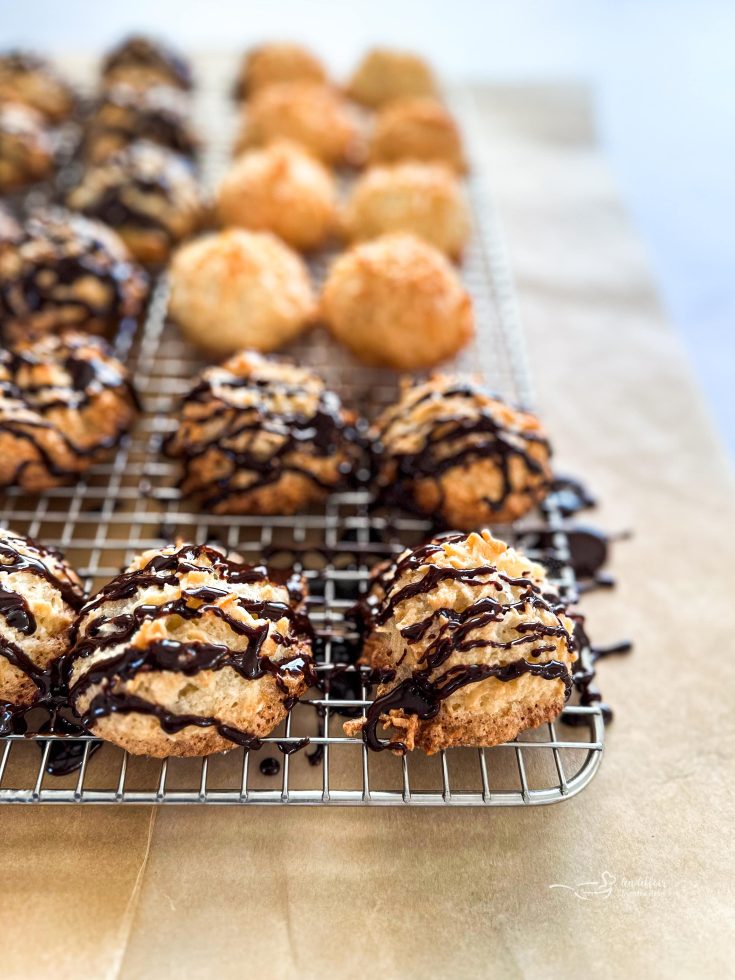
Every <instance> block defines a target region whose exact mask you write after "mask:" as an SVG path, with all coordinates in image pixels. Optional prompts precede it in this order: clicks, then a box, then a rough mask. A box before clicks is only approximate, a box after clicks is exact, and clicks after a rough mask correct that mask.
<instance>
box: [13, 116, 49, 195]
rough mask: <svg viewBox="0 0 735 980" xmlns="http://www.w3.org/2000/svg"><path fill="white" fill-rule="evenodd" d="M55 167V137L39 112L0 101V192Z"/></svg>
mask: <svg viewBox="0 0 735 980" xmlns="http://www.w3.org/2000/svg"><path fill="white" fill-rule="evenodd" d="M55 166H56V152H55V146H54V140H53V137H52V135H51V133H50V131H49V129H48V127H47V122H46V120H45V119H44V117H43V116H42V115H41V113H40V112H37V111H36V110H35V109H32V108H31V107H30V106H27V105H22V104H21V103H20V102H6V103H4V104H0V192H3V193H4V192H7V191H15V190H19V189H20V188H22V187H26V186H27V185H28V184H34V183H36V182H37V181H39V180H45V178H47V177H49V176H51V174H52V172H53V170H54V167H55Z"/></svg>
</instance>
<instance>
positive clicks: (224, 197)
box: [216, 140, 337, 251]
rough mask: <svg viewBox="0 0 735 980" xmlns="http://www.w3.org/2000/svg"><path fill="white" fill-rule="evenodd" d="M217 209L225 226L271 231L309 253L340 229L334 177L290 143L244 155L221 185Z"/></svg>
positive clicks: (301, 148)
mask: <svg viewBox="0 0 735 980" xmlns="http://www.w3.org/2000/svg"><path fill="white" fill-rule="evenodd" d="M216 206H217V216H218V218H219V221H220V223H221V224H223V225H236V226H238V227H242V228H249V229H251V230H253V231H271V232H273V233H274V234H276V235H278V237H279V238H282V239H283V240H284V241H285V242H286V243H287V244H289V245H291V246H292V247H293V248H296V249H299V250H305V251H306V250H309V249H313V248H317V247H318V246H320V245H322V244H323V243H324V241H325V240H326V239H327V238H328V237H329V236H330V234H332V232H333V231H334V230H335V228H336V225H337V188H336V183H335V180H334V177H333V176H332V174H331V173H330V172H329V170H327V168H326V167H325V166H324V165H323V164H322V163H321V162H320V161H319V160H317V158H316V157H314V156H312V155H311V154H310V153H309V152H308V151H307V150H306V148H304V147H303V146H302V145H300V144H299V143H294V142H293V141H291V140H277V141H276V142H274V143H270V144H269V145H268V146H266V147H262V148H256V149H252V150H247V151H246V152H244V153H242V154H241V155H240V156H239V157H238V158H237V159H236V160H235V162H234V163H233V164H232V166H231V167H230V169H229V170H228V171H227V173H226V174H225V176H224V177H223V178H222V180H221V181H220V183H219V186H218V188H217V193H216Z"/></svg>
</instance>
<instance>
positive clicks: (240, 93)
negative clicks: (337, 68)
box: [235, 41, 328, 99]
mask: <svg viewBox="0 0 735 980" xmlns="http://www.w3.org/2000/svg"><path fill="white" fill-rule="evenodd" d="M327 81H328V79H327V72H326V69H325V68H324V65H323V64H322V63H321V61H320V60H319V59H318V58H317V57H316V55H314V54H312V52H311V51H309V50H308V48H305V47H304V46H303V45H301V44H294V43H292V42H289V41H271V42H269V43H267V44H261V45H258V47H256V48H252V49H251V50H250V51H248V52H247V53H246V54H245V55H244V57H243V59H242V62H241V63H240V69H239V72H238V77H237V81H236V83H235V97H236V98H238V99H244V98H250V96H252V95H254V94H255V93H256V92H259V91H261V90H262V89H264V88H265V87H266V86H268V85H277V84H278V83H279V82H319V83H326V82H327Z"/></svg>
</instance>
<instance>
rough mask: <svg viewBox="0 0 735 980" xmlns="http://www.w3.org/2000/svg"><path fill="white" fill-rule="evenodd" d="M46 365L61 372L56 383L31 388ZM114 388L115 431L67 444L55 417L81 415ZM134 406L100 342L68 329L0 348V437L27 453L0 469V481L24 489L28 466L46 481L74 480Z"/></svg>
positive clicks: (118, 433)
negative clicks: (117, 395)
mask: <svg viewBox="0 0 735 980" xmlns="http://www.w3.org/2000/svg"><path fill="white" fill-rule="evenodd" d="M49 367H50V368H51V369H54V368H56V369H60V370H61V371H62V372H63V374H62V375H61V377H60V379H59V381H58V382H57V383H56V384H48V383H41V382H39V383H38V384H35V383H34V373H35V371H36V370H39V372H40V376H41V377H42V378H43V377H45V371H46V370H47V369H48V368H49ZM115 389H119V390H120V392H121V418H120V420H118V424H117V427H116V428H115V430H113V431H111V430H110V429H107V430H106V431H105V432H104V433H103V434H101V435H99V436H98V437H97V438H96V439H94V438H93V439H90V441H89V442H88V443H86V444H85V445H81V444H79V443H77V442H75V441H73V440H72V438H71V436H70V435H68V433H67V431H66V427H65V425H64V423H65V421H66V418H65V417H64V416H63V415H61V414H60V413H61V412H64V411H68V412H83V411H84V410H85V409H86V408H87V407H88V406H90V405H91V404H92V402H93V401H94V400H95V399H96V398H97V397H98V396H99V395H100V393H101V392H103V391H104V390H115ZM125 405H127V411H125V412H123V411H122V409H123V406H125ZM137 407H138V403H137V396H136V394H135V390H134V389H133V387H132V385H131V383H130V381H129V379H128V376H127V373H126V372H125V370H124V369H123V367H122V365H120V364H119V363H118V362H117V361H115V360H114V359H113V357H112V352H111V351H110V349H109V347H108V346H107V344H106V343H105V342H104V341H103V340H102V339H101V338H97V337H89V336H87V335H85V334H81V333H73V332H70V331H68V332H65V333H64V334H62V335H60V336H55V335H47V336H46V337H43V338H41V339H40V340H39V341H37V342H36V343H35V344H24V345H19V346H17V347H15V348H6V349H3V350H0V433H6V434H7V435H8V436H11V437H12V438H13V439H15V440H19V441H20V442H21V443H25V444H27V445H29V446H30V447H32V449H33V457H32V458H30V459H29V458H28V457H27V454H23V455H20V456H19V459H18V461H17V465H16V466H15V469H14V470H12V472H10V471H8V470H6V471H5V472H6V475H5V477H4V480H3V482H4V483H5V484H14V483H17V484H20V485H24V479H25V471H26V469H27V468H28V467H29V466H31V464H34V465H36V466H39V465H40V466H42V467H43V468H44V469H45V470H46V472H47V473H48V475H49V477H50V478H51V479H52V481H57V482H67V481H70V480H72V479H74V478H75V477H76V476H78V474H79V473H80V472H81V471H82V470H84V469H86V468H87V463H86V462H85V461H94V459H95V458H97V457H98V456H99V455H101V454H104V453H105V452H106V451H107V450H109V449H111V448H113V447H114V446H115V445H117V443H118V442H119V441H120V438H121V437H122V435H123V434H124V432H125V431H126V430H127V428H128V425H129V423H130V421H131V417H132V413H133V409H134V408H137ZM85 434H86V435H87V436H89V435H91V431H87V432H86V433H85ZM8 462H9V460H8V459H7V458H6V460H5V463H6V465H7V464H8Z"/></svg>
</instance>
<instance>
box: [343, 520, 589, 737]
mask: <svg viewBox="0 0 735 980" xmlns="http://www.w3.org/2000/svg"><path fill="white" fill-rule="evenodd" d="M362 610H363V618H364V626H365V629H366V639H365V648H364V653H363V658H362V662H363V663H366V664H368V665H369V666H370V667H372V668H374V669H376V670H384V671H388V672H389V674H388V677H387V678H386V679H385V680H384V681H383V683H381V684H380V685H379V686H378V689H377V696H376V699H375V701H374V702H373V704H372V705H371V706H370V708H369V709H368V712H367V719H366V720H365V719H355V720H352V721H348V722H346V723H345V725H344V728H345V731H346V732H347V734H349V735H356V734H359V733H360V732H362V736H363V739H364V741H365V742H366V744H367V745H368V746H369V747H370V748H373V749H377V750H380V749H391V750H393V751H406V750H409V751H410V750H412V749H414V748H420V749H423V750H424V751H425V752H426V753H428V754H429V755H433V754H434V753H435V752H438V751H440V750H441V749H445V748H449V747H450V746H455V745H464V746H491V745H498V744H499V743H501V742H507V741H509V740H510V739H512V738H515V736H516V735H518V733H519V732H521V731H523V730H524V729H526V728H534V727H536V726H538V725H541V724H543V723H544V722H549V721H552V720H553V719H555V718H556V717H557V716H558V715H559V714H560V712H561V711H562V709H563V708H564V705H565V703H566V701H567V699H568V698H569V695H570V693H571V688H572V665H573V664H574V662H575V661H576V659H577V653H576V650H575V643H574V622H573V621H572V619H571V618H570V617H569V615H568V614H567V610H566V608H565V606H564V604H563V603H562V602H561V600H560V599H559V597H558V596H557V595H555V594H554V592H553V591H552V589H551V586H550V584H549V582H548V581H547V579H546V573H545V571H544V569H543V568H542V567H541V566H540V565H537V564H535V563H534V562H532V561H529V559H528V558H526V557H525V556H524V555H523V554H521V553H520V552H517V551H515V550H513V549H512V548H509V547H508V546H507V545H506V544H504V542H502V541H499V540H497V539H496V538H494V537H493V536H492V535H491V534H490V532H489V531H482V532H480V533H476V532H473V533H472V534H469V535H464V534H453V535H449V536H447V537H445V538H437V539H435V540H433V541H431V542H430V543H429V544H427V545H424V546H423V547H420V548H416V549H414V550H408V551H404V552H403V554H401V555H400V556H399V557H398V558H397V559H396V560H395V561H394V562H392V563H390V564H388V565H387V566H383V567H381V568H380V569H378V570H377V572H376V573H375V575H374V577H373V579H372V582H371V585H370V589H369V591H368V593H367V595H366V597H365V599H364V601H363V604H362ZM384 676H385V675H384ZM388 678H389V679H388ZM379 723H382V725H383V726H384V727H385V728H386V729H387V730H389V732H390V733H391V737H390V739H388V740H386V739H383V738H381V737H380V736H379V734H378V725H379Z"/></svg>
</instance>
